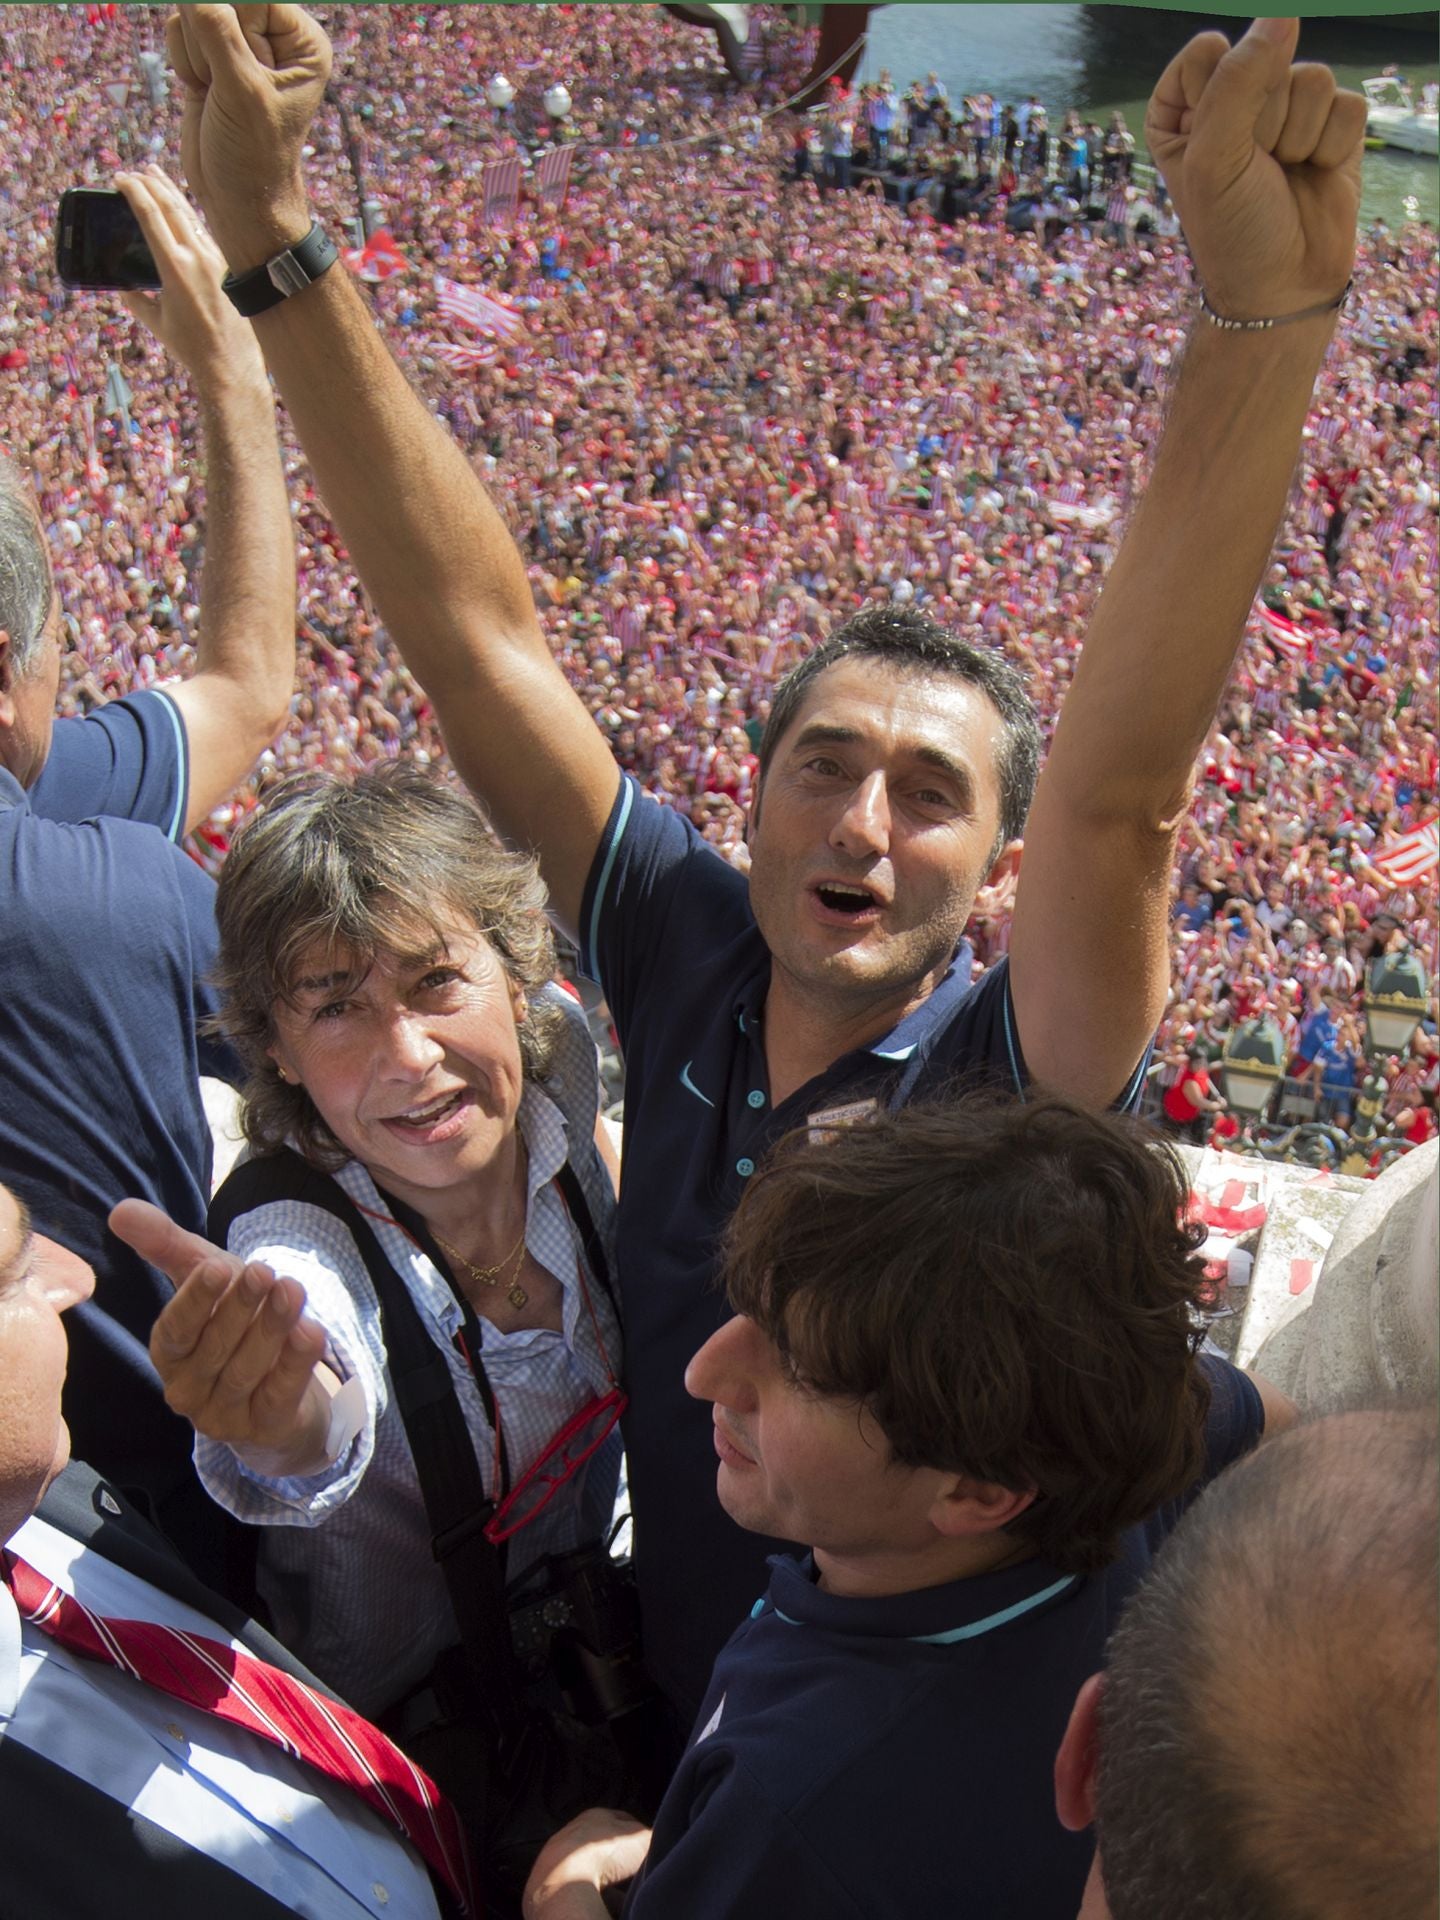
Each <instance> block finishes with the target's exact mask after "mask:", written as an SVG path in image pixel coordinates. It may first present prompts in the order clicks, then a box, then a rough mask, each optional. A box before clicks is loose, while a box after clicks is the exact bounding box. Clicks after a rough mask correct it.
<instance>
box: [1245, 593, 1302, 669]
mask: <svg viewBox="0 0 1440 1920" xmlns="http://www.w3.org/2000/svg"><path fill="white" fill-rule="evenodd" d="M1255 611H1256V613H1257V614H1258V615H1259V616H1260V626H1261V630H1262V631H1263V633H1264V635H1265V638H1266V639H1267V640H1268V641H1270V642H1271V643H1272V644H1273V645H1274V646H1277V647H1279V649H1280V651H1281V652H1282V653H1288V654H1289V655H1290V656H1291V658H1292V659H1300V658H1303V656H1304V653H1305V648H1306V646H1307V644H1308V643H1307V641H1306V638H1305V633H1304V630H1303V628H1300V627H1297V626H1296V624H1295V622H1294V621H1293V620H1287V619H1286V618H1285V615H1284V614H1283V613H1276V611H1275V610H1274V608H1273V607H1267V606H1265V605H1264V604H1263V603H1262V604H1261V605H1259V606H1257V607H1256V609H1255Z"/></svg>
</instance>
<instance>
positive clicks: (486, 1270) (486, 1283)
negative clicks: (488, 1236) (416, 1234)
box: [431, 1222, 530, 1309]
mask: <svg viewBox="0 0 1440 1920" xmlns="http://www.w3.org/2000/svg"><path fill="white" fill-rule="evenodd" d="M526 1224H527V1225H528V1222H527V1223H526ZM431 1231H432V1232H433V1231H434V1229H433V1228H432V1229H431ZM435 1244H436V1246H437V1247H439V1249H440V1251H441V1252H442V1253H445V1254H448V1255H449V1256H450V1258H451V1259H452V1260H458V1261H459V1263H460V1265H461V1266H462V1267H464V1269H465V1271H466V1272H467V1273H468V1274H469V1275H470V1278H471V1279H472V1280H476V1281H478V1282H479V1283H480V1285H481V1286H482V1287H498V1286H500V1285H501V1284H502V1278H501V1276H502V1275H503V1274H504V1271H505V1269H506V1268H507V1267H508V1266H509V1265H510V1263H511V1261H512V1260H513V1261H514V1262H515V1268H514V1272H512V1273H511V1275H510V1285H509V1286H508V1287H507V1288H506V1291H505V1298H506V1299H507V1300H508V1301H509V1302H510V1304H511V1306H512V1307H515V1308H517V1309H518V1308H520V1307H523V1306H525V1305H526V1304H527V1302H528V1301H529V1299H530V1296H529V1294H528V1293H527V1292H526V1291H525V1289H524V1287H522V1286H521V1284H520V1281H519V1279H518V1277H517V1276H518V1275H519V1272H520V1268H521V1266H522V1264H523V1263H524V1259H525V1227H524V1226H522V1227H521V1229H520V1238H519V1239H518V1240H517V1241H516V1242H515V1244H514V1246H513V1247H512V1248H511V1249H510V1251H509V1253H507V1254H506V1255H505V1258H504V1259H503V1260H497V1261H496V1262H495V1264H494V1266H493V1267H477V1266H476V1264H475V1262H474V1261H473V1260H467V1259H466V1258H465V1256H464V1254H463V1253H461V1251H460V1249H459V1248H458V1247H452V1246H451V1244H450V1242H449V1241H448V1240H442V1239H441V1238H440V1236H439V1234H438V1233H437V1234H435Z"/></svg>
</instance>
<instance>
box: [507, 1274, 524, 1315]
mask: <svg viewBox="0 0 1440 1920" xmlns="http://www.w3.org/2000/svg"><path fill="white" fill-rule="evenodd" d="M505 1298H506V1299H507V1300H508V1301H509V1302H510V1304H511V1306H512V1307H515V1308H517V1309H518V1308H520V1307H524V1306H528V1305H529V1302H530V1296H529V1294H528V1293H527V1292H526V1291H525V1289H524V1287H522V1286H521V1284H520V1282H519V1281H518V1280H517V1281H516V1282H515V1284H514V1286H513V1287H511V1289H510V1291H509V1292H508V1293H507V1294H506V1296H505Z"/></svg>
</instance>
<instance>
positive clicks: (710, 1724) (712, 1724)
mask: <svg viewBox="0 0 1440 1920" xmlns="http://www.w3.org/2000/svg"><path fill="white" fill-rule="evenodd" d="M724 1711H725V1695H724V1694H723V1693H722V1694H721V1696H720V1704H719V1706H717V1707H716V1709H715V1711H714V1713H712V1714H711V1716H710V1718H709V1719H708V1720H707V1721H706V1722H705V1724H704V1726H703V1727H701V1729H700V1731H699V1733H697V1734H696V1736H695V1744H696V1746H697V1747H698V1746H699V1744H700V1742H701V1741H702V1740H708V1739H709V1738H710V1736H711V1734H712V1733H714V1731H715V1729H716V1728H717V1727H718V1726H719V1724H720V1716H721V1714H722V1713H724Z"/></svg>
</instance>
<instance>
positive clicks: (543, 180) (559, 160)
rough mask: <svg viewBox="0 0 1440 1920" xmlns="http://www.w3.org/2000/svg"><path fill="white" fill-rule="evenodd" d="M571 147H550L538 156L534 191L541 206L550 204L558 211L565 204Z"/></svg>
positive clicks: (572, 154) (572, 152)
mask: <svg viewBox="0 0 1440 1920" xmlns="http://www.w3.org/2000/svg"><path fill="white" fill-rule="evenodd" d="M574 153H575V149H574V148H573V147H552V148H551V149H550V151H549V152H548V153H545V154H542V155H541V156H540V164H539V166H538V167H537V168H536V169H535V193H536V197H537V198H538V199H539V201H540V204H541V205H542V206H546V207H549V206H552V205H553V207H554V209H555V211H556V212H557V213H558V212H559V210H560V208H561V207H563V206H564V204H565V195H566V193H567V191H568V190H569V186H570V162H571V160H572V158H573V157H574Z"/></svg>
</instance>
